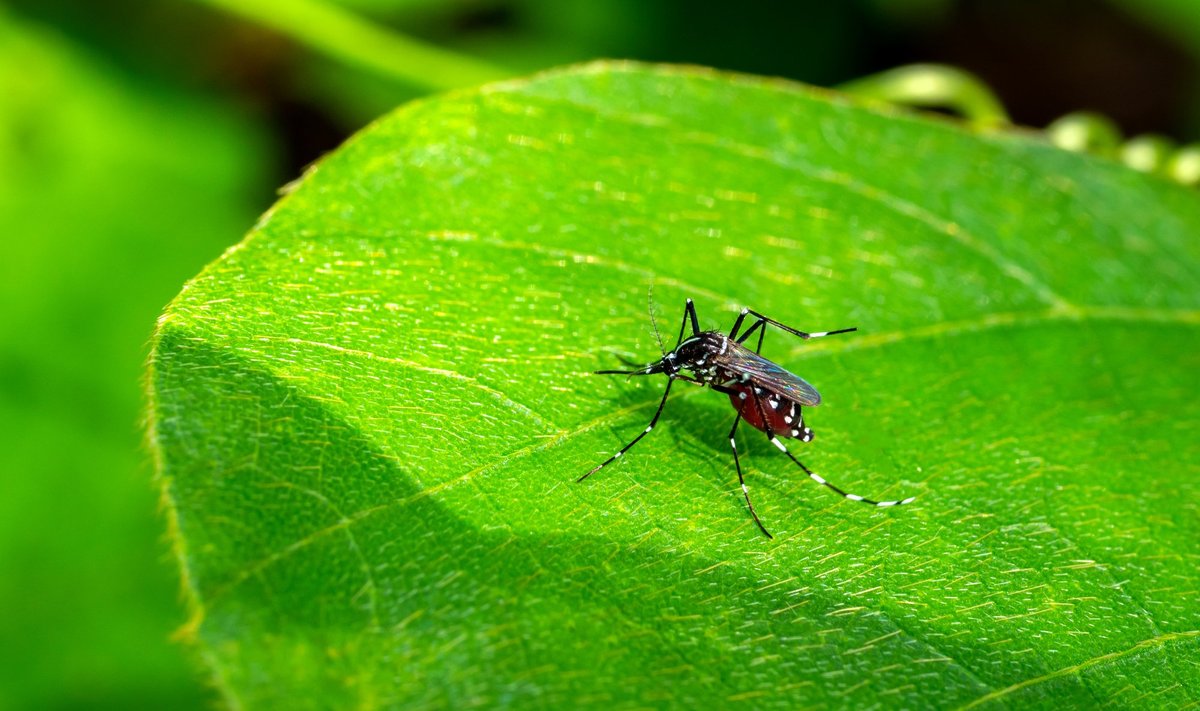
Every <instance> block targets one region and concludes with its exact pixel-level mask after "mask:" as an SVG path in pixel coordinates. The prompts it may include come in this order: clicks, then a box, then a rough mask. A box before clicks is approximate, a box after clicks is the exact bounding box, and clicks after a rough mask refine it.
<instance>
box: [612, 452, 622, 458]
mask: <svg viewBox="0 0 1200 711" xmlns="http://www.w3.org/2000/svg"><path fill="white" fill-rule="evenodd" d="M622 454H624V452H617V453H616V454H614V455H613V459H616V458H617V457H619V456H621V455H622Z"/></svg>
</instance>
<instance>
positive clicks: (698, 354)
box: [575, 299, 916, 538]
mask: <svg viewBox="0 0 1200 711" xmlns="http://www.w3.org/2000/svg"><path fill="white" fill-rule="evenodd" d="M747 317H749V318H751V319H753V323H751V324H750V327H749V328H747V329H746V330H744V331H742V330H741V329H742V324H744V323H745V322H746V319H747ZM689 324H690V325H691V327H692V331H691V335H690V336H688V337H687V338H686V339H684V334H685V333H687V328H688V325H689ZM768 325H770V326H775V327H776V328H779V329H782V330H784V331H787V332H788V333H790V334H792V335H795V336H799V337H800V338H802V339H804V340H808V339H810V338H824V337H825V336H833V335H836V334H839V333H849V332H851V331H855V330H857V329H854V328H843V329H840V330H837V331H821V332H817V333H805V332H804V331H798V330H796V329H794V328H792V327H791V326H788V325H786V324H782V323H780V322H778V321H776V320H775V319H772V318H768V317H767V316H763V315H762V314H760V313H758V312H757V311H751V310H750V309H742V312H741V314H739V315H738V317H737V321H734V323H733V328H732V329H730V331H729V335H725V334H724V333H721V332H720V331H701V330H700V324H699V321H698V319H697V318H696V307H695V305H694V304H693V303H692V300H691V299H688V300H687V304H686V305H685V306H684V312H683V323H681V324H680V325H679V339H678V340H677V341H676V343H675V348H674V349H672V350H671V351H670V352H669V353H664V354H663V357H662V358H661V359H659V360H657V361H655V362H653V363H650V364H648V365H642V366H637V365H636V364H635V363H632V362H629V361H626V360H625V359H623V358H622V359H621V360H622V361H623V362H625V364H626V365H628V366H631V367H633V369H632V370H598V371H596V374H597V375H653V374H656V373H663V374H664V375H666V376H667V388H666V390H665V391H664V392H663V396H662V400H661V401H660V402H659V403H658V409H657V410H656V411H655V412H654V417H653V418H651V420H650V424H649V425H647V426H646V429H644V430H642V432H641V433H639V434H638V436H637V437H634V438H633V440H632V441H631V442H629V444H627V445H625V446H624V447H622V448H621V449H620V451H618V452H617V453H616V454H614V455H612V456H611V457H609V458H608V459H606V460H604V461H603V462H601V463H600V464H599V465H597V466H595V467H593V468H592V469H591V471H589V472H587V473H586V474H584V475H583V476H581V477H579V478H578V479H576V480H575V481H576V482H581V481H583V480H584V479H587V478H588V477H589V476H591V475H592V474H595V473H596V472H598V471H600V470H601V469H603V468H604V467H606V466H608V465H609V464H612V463H613V462H615V461H616V460H617V459H619V458H621V456H622V455H624V454H625V453H626V452H628V451H629V450H630V449H631V448H632V447H633V445H635V444H637V443H638V442H639V441H641V439H642V438H643V437H645V436H646V435H647V434H649V433H650V430H652V429H654V427H655V425H657V424H658V418H659V416H661V415H662V411H663V407H664V406H665V405H666V404H667V396H668V395H670V394H671V385H672V384H673V383H674V382H675V381H676V380H684V381H687V382H689V383H696V384H698V385H701V386H708V387H710V388H712V389H713V390H716V391H717V392H719V393H724V394H726V395H728V396H729V400H730V402H731V403H733V407H734V409H735V410H737V417H736V418H735V419H734V421H733V427H731V428H730V430H729V446H730V447H731V448H732V449H733V465H734V467H736V468H737V475H738V482H739V483H740V484H741V485H742V494H743V495H744V496H745V497H746V506H747V508H749V509H750V515H751V516H753V517H754V522H755V523H756V524H758V527H759V529H761V530H762V532H763V533H764V534H766V536H767V538H774V536H772V535H771V532H770V531H768V530H767V529H766V527H765V526H763V524H762V521H760V520H759V518H758V513H757V512H756V511H755V510H754V504H752V503H751V502H750V490H749V489H748V488H746V480H745V478H744V477H743V476H742V465H741V462H740V461H739V460H738V450H737V441H736V439H735V435H736V434H737V428H738V425H739V424H741V422H742V420H745V421H746V422H747V423H748V424H749V425H750V426H751V427H754V428H755V429H759V430H762V431H763V432H764V433H765V434H766V435H767V439H768V440H769V441H770V442H771V444H773V445H775V446H776V447H778V448H779V450H780V451H781V452H783V453H784V454H786V455H788V457H789V458H791V460H792V461H793V462H795V463H796V466H798V467H800V469H801V470H803V471H804V473H805V474H807V475H808V477H809V478H810V479H812V480H813V481H815V482H817V483H818V484H821V485H823V486H826V487H828V488H830V489H832V490H834V491H835V492H837V493H838V494H840V495H841V496H843V497H845V498H847V499H850V500H851V501H861V502H862V503H864V504H869V505H871V506H879V507H886V506H900V505H903V504H908V503H912V501H913V500H914V499H915V498H916V497H909V498H907V499H901V500H898V501H875V500H873V499H868V498H866V497H865V496H859V495H858V494H850V493H847V492H846V491H844V490H843V489H841V488H840V487H838V486H836V485H834V484H832V483H830V482H828V481H826V480H825V479H824V478H823V477H821V476H820V475H818V474H816V473H814V472H813V471H812V470H810V469H809V468H808V467H806V466H804V464H803V463H802V462H801V461H800V460H799V459H797V458H796V455H794V454H792V452H791V451H790V450H789V449H788V448H787V446H786V445H784V443H783V441H782V440H781V439H780V438H781V437H783V438H788V439H797V440H800V441H801V442H811V441H812V439H813V431H812V430H811V429H809V428H808V427H807V426H806V425H805V424H804V416H803V412H802V410H803V408H804V407H816V406H817V405H820V404H821V395H820V394H819V393H818V392H817V389H816V388H814V387H813V386H812V385H809V384H808V382H806V381H805V380H804V379H803V378H801V377H800V376H798V375H795V374H794V373H790V372H788V371H787V370H785V369H784V368H782V367H780V366H779V365H777V364H775V363H772V362H771V361H769V360H767V359H766V358H763V357H762V355H761V353H762V344H763V336H764V335H765V334H766V331H767V326H768ZM755 332H757V333H758V344H757V345H756V346H755V348H754V350H750V349H749V348H747V347H746V346H744V345H743V344H744V343H745V342H746V341H748V340H749V339H750V338H751V337H752V336H753V335H754V334H755ZM660 345H661V344H660Z"/></svg>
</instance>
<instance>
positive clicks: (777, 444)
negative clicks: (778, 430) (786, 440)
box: [771, 437, 787, 452]
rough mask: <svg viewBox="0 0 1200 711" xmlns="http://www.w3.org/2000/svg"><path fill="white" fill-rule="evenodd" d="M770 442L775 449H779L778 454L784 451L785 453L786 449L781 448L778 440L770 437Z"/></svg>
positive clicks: (781, 444)
mask: <svg viewBox="0 0 1200 711" xmlns="http://www.w3.org/2000/svg"><path fill="white" fill-rule="evenodd" d="M771 442H772V444H774V445H775V446H776V447H779V451H780V452H786V451H787V447H785V446H783V442H780V441H779V440H778V439H776V438H774V437H772V438H771Z"/></svg>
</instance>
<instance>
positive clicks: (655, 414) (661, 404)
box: [575, 378, 675, 484]
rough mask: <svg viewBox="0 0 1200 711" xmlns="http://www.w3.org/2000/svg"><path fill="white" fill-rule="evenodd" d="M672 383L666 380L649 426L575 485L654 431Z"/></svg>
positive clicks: (610, 462)
mask: <svg viewBox="0 0 1200 711" xmlns="http://www.w3.org/2000/svg"><path fill="white" fill-rule="evenodd" d="M673 382H675V379H674V378H667V389H666V390H665V391H663V396H662V400H660V401H659V403H658V409H657V410H655V411H654V418H653V419H651V420H650V424H649V425H647V427H646V429H644V430H642V431H641V433H640V434H638V436H637V437H634V438H633V441H632V442H630V443H629V444H627V445H625V446H624V447H621V450H620V451H619V452H617V453H616V454H614V455H612V456H611V457H609V458H608V459H605V460H604V462H603V463H601V464H600V465H598V466H595V467H592V469H591V471H589V472H588V473H587V474H584V475H583V476H581V477H579V478H578V479H576V480H575V483H577V484H578V483H579V482H581V481H583V480H584V479H587V478H588V477H589V476H591V475H593V474H595V473H596V472H598V471H600V470H601V469H603V468H604V467H607V466H608V465H609V464H612V463H613V462H615V461H616V460H617V459H619V458H620V457H621V455H623V454H625V453H626V452H628V451H629V449H630V448H631V447H633V445H635V444H637V443H638V442H639V441H640V440H641V439H642V437H645V436H646V435H648V434H650V430H652V429H654V426H655V425H657V424H658V418H659V416H660V415H662V411H663V407H664V406H665V405H666V404H667V396H668V395H670V394H671V383H673Z"/></svg>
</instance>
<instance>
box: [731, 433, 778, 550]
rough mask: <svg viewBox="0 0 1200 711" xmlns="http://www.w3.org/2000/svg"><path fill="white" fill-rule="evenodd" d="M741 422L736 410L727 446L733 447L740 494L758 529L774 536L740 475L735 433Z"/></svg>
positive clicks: (769, 536)
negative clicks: (764, 524)
mask: <svg viewBox="0 0 1200 711" xmlns="http://www.w3.org/2000/svg"><path fill="white" fill-rule="evenodd" d="M741 422H742V413H741V412H738V415H737V419H735V420H734V421H733V427H731V428H730V430H729V447H730V448H731V449H733V466H734V467H735V468H736V469H737V475H738V483H739V484H741V485H742V496H744V497H746V507H747V508H749V509H750V515H751V516H753V517H754V522H755V523H757V524H758V528H759V530H761V531H762V532H763V534H764V535H766V537H767V538H774V537H775V536H772V535H771V532H770V531H768V530H767V528H766V526H763V524H762V521H760V520H759V519H758V512H757V511H755V510H754V504H752V503H750V490H749V489H748V488H746V479H745V478H744V477H743V476H742V463H741V461H740V460H739V459H738V451H737V439H736V437H735V435H736V434H737V428H738V425H739V424H741Z"/></svg>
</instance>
